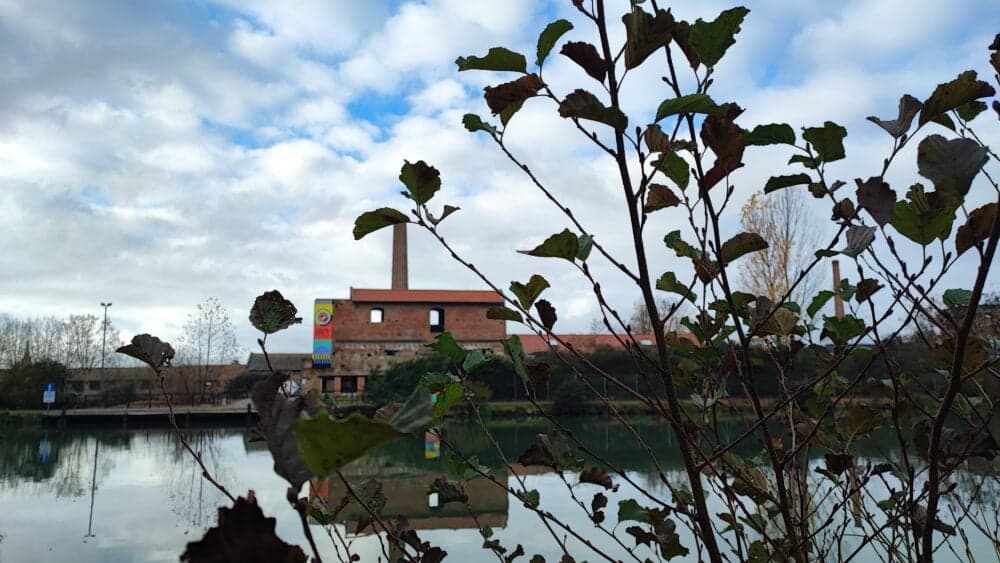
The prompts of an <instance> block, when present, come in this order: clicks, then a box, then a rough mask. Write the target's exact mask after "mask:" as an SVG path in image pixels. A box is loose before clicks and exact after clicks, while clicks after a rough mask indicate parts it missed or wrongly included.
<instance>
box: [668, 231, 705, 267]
mask: <svg viewBox="0 0 1000 563" xmlns="http://www.w3.org/2000/svg"><path fill="white" fill-rule="evenodd" d="M663 243H664V244H666V245H667V248H669V249H671V250H673V251H674V252H676V253H677V256H678V257H681V258H690V259H692V260H698V259H700V258H701V251H700V250H698V249H697V248H695V247H693V246H691V245H690V244H688V243H687V242H685V241H684V240H682V239H681V232H680V231H671V232H669V233H667V236H665V237H663Z"/></svg>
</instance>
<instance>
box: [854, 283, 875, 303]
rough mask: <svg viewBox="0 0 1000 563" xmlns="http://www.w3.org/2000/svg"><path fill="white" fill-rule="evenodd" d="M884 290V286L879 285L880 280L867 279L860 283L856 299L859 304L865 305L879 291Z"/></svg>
mask: <svg viewBox="0 0 1000 563" xmlns="http://www.w3.org/2000/svg"><path fill="white" fill-rule="evenodd" d="M880 289H882V284H880V283H878V280H876V279H873V278H865V279H863V280H861V281H859V282H858V290H857V293H855V294H854V299H855V300H857V302H858V303H864V302H865V301H867V300H868V299H869V298H871V296H872V295H874V294H875V292H877V291H878V290H880Z"/></svg>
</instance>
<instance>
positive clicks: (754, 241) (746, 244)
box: [719, 233, 768, 265]
mask: <svg viewBox="0 0 1000 563" xmlns="http://www.w3.org/2000/svg"><path fill="white" fill-rule="evenodd" d="M767 246H768V245H767V241H765V240H764V238H763V237H761V236H760V235H758V234H757V233H739V234H738V235H735V236H733V237H732V238H731V239H729V240H727V241H726V242H724V243H722V249H721V250H720V251H719V260H720V261H722V264H723V265H725V264H729V263H732V262H734V261H735V260H737V259H738V258H740V257H741V256H743V255H745V254H749V253H751V252H759V251H761V250H764V249H765V248H767Z"/></svg>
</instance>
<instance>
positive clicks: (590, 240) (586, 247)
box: [576, 235, 594, 262]
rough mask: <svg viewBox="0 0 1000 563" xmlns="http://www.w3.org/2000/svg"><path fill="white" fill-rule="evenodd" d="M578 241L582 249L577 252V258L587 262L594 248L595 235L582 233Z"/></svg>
mask: <svg viewBox="0 0 1000 563" xmlns="http://www.w3.org/2000/svg"><path fill="white" fill-rule="evenodd" d="M577 242H578V245H579V247H580V249H579V250H577V252H576V259H577V260H580V261H581V262H585V261H586V260H587V258H588V257H589V256H590V251H591V250H593V249H594V236H593V235H582V236H580V238H579V239H577Z"/></svg>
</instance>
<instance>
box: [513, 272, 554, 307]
mask: <svg viewBox="0 0 1000 563" xmlns="http://www.w3.org/2000/svg"><path fill="white" fill-rule="evenodd" d="M549 287H551V286H550V285H549V281H548V280H546V279H545V278H543V277H542V276H540V275H538V274H532V276H531V278H530V279H528V283H526V284H524V283H521V282H516V281H512V282H510V291H511V293H513V294H514V296H515V297H517V300H518V301H519V302H520V303H521V306H522V307H524V308H525V309H528V308H529V307H531V305H532V303H534V302H535V300H536V299H538V296H539V295H541V294H542V292H543V291H545V290H546V289H547V288H549Z"/></svg>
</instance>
